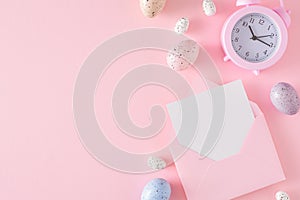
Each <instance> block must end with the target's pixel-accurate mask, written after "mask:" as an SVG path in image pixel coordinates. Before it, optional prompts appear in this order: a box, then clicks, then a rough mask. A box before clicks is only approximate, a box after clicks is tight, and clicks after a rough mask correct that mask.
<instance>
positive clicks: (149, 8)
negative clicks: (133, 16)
mask: <svg viewBox="0 0 300 200" xmlns="http://www.w3.org/2000/svg"><path fill="white" fill-rule="evenodd" d="M165 4H166V0H140V7H141V10H142V12H143V14H144V15H145V16H146V17H150V18H152V17H155V16H156V15H158V14H159V13H160V12H161V11H162V10H163V8H164V7H165Z"/></svg>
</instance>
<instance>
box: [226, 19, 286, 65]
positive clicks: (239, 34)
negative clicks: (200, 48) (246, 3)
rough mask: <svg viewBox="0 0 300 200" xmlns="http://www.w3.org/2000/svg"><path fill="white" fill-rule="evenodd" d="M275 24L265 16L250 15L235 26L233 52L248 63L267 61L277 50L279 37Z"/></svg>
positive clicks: (232, 38)
mask: <svg viewBox="0 0 300 200" xmlns="http://www.w3.org/2000/svg"><path fill="white" fill-rule="evenodd" d="M278 30H279V29H278V27H277V26H276V24H275V23H274V22H273V21H272V20H271V19H270V18H269V17H267V16H265V15H263V14H260V13H251V14H248V15H245V16H244V17H242V18H241V19H240V20H239V21H237V23H236V24H235V26H234V28H233V30H232V33H231V41H232V46H233V49H234V50H235V52H236V53H237V54H238V55H239V56H240V57H241V58H242V59H244V60H246V61H248V62H253V63H258V62H263V61H266V60H267V59H269V58H270V57H271V56H272V55H273V53H274V52H275V51H276V50H277V47H278V46H279V42H280V35H279V31H278Z"/></svg>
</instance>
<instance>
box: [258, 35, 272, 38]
mask: <svg viewBox="0 0 300 200" xmlns="http://www.w3.org/2000/svg"><path fill="white" fill-rule="evenodd" d="M271 36H273V35H262V36H256V38H264V37H271Z"/></svg>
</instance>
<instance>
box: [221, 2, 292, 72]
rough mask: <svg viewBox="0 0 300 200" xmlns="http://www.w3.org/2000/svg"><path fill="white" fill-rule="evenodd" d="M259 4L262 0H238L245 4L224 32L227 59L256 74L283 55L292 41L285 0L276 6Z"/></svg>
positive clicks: (238, 4) (223, 43)
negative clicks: (289, 40) (289, 41)
mask: <svg viewBox="0 0 300 200" xmlns="http://www.w3.org/2000/svg"><path fill="white" fill-rule="evenodd" d="M258 3H260V1H259V0H237V3H236V5H237V6H245V7H242V8H241V9H239V10H237V11H236V12H235V13H233V14H232V15H231V16H230V17H229V18H228V19H227V20H226V22H225V24H224V26H223V30H222V33H221V41H222V46H223V49H224V52H225V54H226V56H225V58H224V60H225V61H229V60H231V61H232V62H233V63H235V64H236V65H237V66H239V67H242V68H244V69H248V70H252V71H253V72H254V73H255V74H256V75H258V74H259V71H260V70H263V69H266V68H268V67H271V66H272V65H274V64H275V63H276V62H277V61H278V60H279V59H280V58H281V57H282V55H283V54H284V52H285V50H286V47H287V42H288V33H287V27H288V26H289V25H290V23H291V19H290V15H289V14H290V12H289V11H287V10H285V8H284V4H283V0H280V7H279V8H276V9H270V8H267V7H265V6H261V5H258Z"/></svg>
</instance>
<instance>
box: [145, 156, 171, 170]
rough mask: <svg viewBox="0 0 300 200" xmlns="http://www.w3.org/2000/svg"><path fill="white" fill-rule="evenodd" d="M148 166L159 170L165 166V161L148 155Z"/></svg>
mask: <svg viewBox="0 0 300 200" xmlns="http://www.w3.org/2000/svg"><path fill="white" fill-rule="evenodd" d="M148 166H149V167H151V169H154V170H160V169H164V168H166V166H167V163H166V162H165V161H164V160H163V159H161V158H158V157H154V156H150V157H149V158H148Z"/></svg>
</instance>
